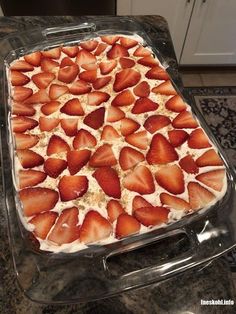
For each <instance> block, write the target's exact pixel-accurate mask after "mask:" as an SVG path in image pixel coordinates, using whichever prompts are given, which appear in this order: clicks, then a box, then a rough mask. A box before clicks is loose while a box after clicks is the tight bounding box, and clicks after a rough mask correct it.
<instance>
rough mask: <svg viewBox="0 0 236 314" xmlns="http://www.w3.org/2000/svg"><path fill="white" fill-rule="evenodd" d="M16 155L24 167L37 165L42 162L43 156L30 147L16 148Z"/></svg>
mask: <svg viewBox="0 0 236 314" xmlns="http://www.w3.org/2000/svg"><path fill="white" fill-rule="evenodd" d="M17 156H18V158H19V161H20V163H21V165H22V167H23V168H25V169H27V168H33V167H37V166H40V165H42V164H43V163H44V159H43V157H42V156H41V155H39V154H37V153H35V152H34V151H32V150H30V149H18V150H17Z"/></svg>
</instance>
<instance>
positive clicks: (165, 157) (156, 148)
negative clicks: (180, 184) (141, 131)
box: [146, 133, 179, 165]
mask: <svg viewBox="0 0 236 314" xmlns="http://www.w3.org/2000/svg"><path fill="white" fill-rule="evenodd" d="M146 159H147V162H148V163H149V164H150V165H156V164H157V165H158V164H167V163H169V162H172V161H175V160H178V159H179V157H178V154H177V152H176V151H175V149H174V147H173V146H172V145H171V144H170V143H169V142H168V141H167V139H166V138H165V137H164V136H163V135H162V134H159V133H157V134H155V135H154V136H153V138H152V142H151V145H150V149H149V151H148V153H147V156H146Z"/></svg>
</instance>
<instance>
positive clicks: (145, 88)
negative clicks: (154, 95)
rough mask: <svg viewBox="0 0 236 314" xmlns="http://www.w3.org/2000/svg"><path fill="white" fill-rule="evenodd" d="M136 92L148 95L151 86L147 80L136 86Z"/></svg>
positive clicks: (141, 95)
mask: <svg viewBox="0 0 236 314" xmlns="http://www.w3.org/2000/svg"><path fill="white" fill-rule="evenodd" d="M133 91H134V94H135V95H136V96H138V97H148V96H149V94H150V86H149V85H148V83H147V82H145V81H143V82H141V83H139V84H138V85H137V86H135V88H134V89H133Z"/></svg>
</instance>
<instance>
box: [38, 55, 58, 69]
mask: <svg viewBox="0 0 236 314" xmlns="http://www.w3.org/2000/svg"><path fill="white" fill-rule="evenodd" d="M57 67H59V63H58V62H57V61H54V60H51V59H48V58H43V59H42V61H41V70H42V71H44V72H53V71H54V70H55V69H56V68H57Z"/></svg>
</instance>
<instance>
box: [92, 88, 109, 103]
mask: <svg viewBox="0 0 236 314" xmlns="http://www.w3.org/2000/svg"><path fill="white" fill-rule="evenodd" d="M109 98H110V95H109V94H108V93H104V92H100V91H94V92H91V93H89V94H88V105H89V106H99V105H101V104H102V103H104V102H107V101H108V100H109Z"/></svg>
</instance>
